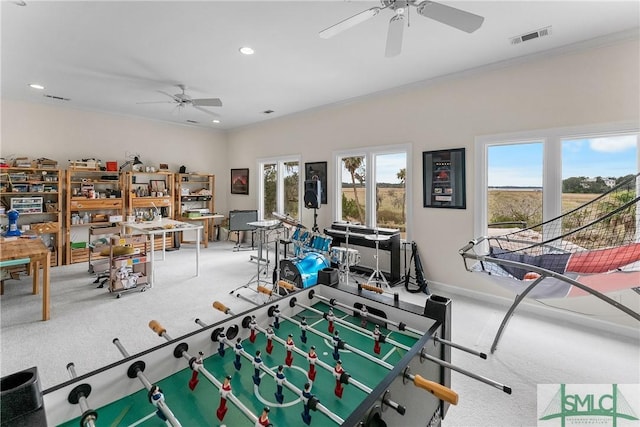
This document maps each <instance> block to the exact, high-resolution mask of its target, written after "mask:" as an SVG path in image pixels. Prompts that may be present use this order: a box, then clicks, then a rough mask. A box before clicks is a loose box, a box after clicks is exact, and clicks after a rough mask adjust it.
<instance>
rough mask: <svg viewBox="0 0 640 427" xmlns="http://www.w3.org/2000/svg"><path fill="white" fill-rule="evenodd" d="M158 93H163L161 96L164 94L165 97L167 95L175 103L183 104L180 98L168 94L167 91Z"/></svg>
mask: <svg viewBox="0 0 640 427" xmlns="http://www.w3.org/2000/svg"><path fill="white" fill-rule="evenodd" d="M158 92H160V93H161V94H163V95H167V96H168V97H169V98H171V99H173V100H174V101H175V102H182V100H181V99H180V98H178V97H177V96H175V95H171V94H170V93H168V92H165V91H163V90H159V91H158Z"/></svg>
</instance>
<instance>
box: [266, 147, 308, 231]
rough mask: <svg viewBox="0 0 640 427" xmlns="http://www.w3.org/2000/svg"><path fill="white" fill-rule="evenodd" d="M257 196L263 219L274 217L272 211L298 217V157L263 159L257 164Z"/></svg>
mask: <svg viewBox="0 0 640 427" xmlns="http://www.w3.org/2000/svg"><path fill="white" fill-rule="evenodd" d="M258 169H259V171H260V177H261V181H260V187H259V191H258V198H259V201H260V214H261V217H262V218H263V219H274V218H275V216H274V212H275V213H277V214H281V215H288V216H290V217H292V218H295V219H299V213H300V160H299V159H298V158H286V159H273V160H263V161H260V162H259V164H258Z"/></svg>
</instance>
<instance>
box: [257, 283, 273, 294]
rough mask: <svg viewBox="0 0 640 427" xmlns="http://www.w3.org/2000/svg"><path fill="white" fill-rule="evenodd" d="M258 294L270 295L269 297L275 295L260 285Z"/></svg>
mask: <svg viewBox="0 0 640 427" xmlns="http://www.w3.org/2000/svg"><path fill="white" fill-rule="evenodd" d="M258 292H260V293H261V294H265V295H269V296H271V295H272V294H273V291H272V290H271V289H267V288H265V287H264V286H261V285H258Z"/></svg>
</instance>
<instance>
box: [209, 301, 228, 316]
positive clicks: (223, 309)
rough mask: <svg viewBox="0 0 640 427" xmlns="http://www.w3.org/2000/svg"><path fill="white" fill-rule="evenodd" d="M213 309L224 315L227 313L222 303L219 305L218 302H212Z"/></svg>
mask: <svg viewBox="0 0 640 427" xmlns="http://www.w3.org/2000/svg"><path fill="white" fill-rule="evenodd" d="M213 308H215V309H216V310H220V311H221V312H223V313H224V314H227V312H228V311H229V309H228V308H227V306H226V305H224V304H223V303H221V302H220V301H214V302H213Z"/></svg>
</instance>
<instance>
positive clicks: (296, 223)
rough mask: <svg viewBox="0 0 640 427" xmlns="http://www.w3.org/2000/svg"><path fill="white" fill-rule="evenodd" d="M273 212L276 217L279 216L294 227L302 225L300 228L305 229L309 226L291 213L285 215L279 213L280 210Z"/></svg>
mask: <svg viewBox="0 0 640 427" xmlns="http://www.w3.org/2000/svg"><path fill="white" fill-rule="evenodd" d="M271 214H272V215H273V216H274V217H276V218H278V219H279V220H280V221H282V222H284V223H285V224H287V225H291V226H292V227H300V228H304V229H306V228H307V227H305V226H304V225H302V223H301V222H298V220H296V219H295V218H292V217H290V216H289V215H283V214H281V213H278V212H271Z"/></svg>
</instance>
